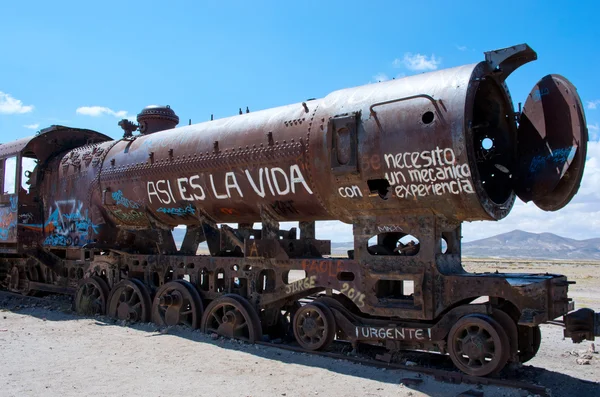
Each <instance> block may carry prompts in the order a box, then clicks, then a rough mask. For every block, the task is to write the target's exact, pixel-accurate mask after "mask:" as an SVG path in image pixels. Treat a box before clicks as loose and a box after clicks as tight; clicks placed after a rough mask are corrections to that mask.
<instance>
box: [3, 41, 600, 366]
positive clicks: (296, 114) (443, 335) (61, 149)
mask: <svg viewBox="0 0 600 397" xmlns="http://www.w3.org/2000/svg"><path fill="white" fill-rule="evenodd" d="M536 58H537V55H536V53H535V52H534V51H533V50H532V49H531V48H529V46H527V45H525V44H523V45H518V46H514V47H510V48H505V49H501V50H496V51H490V52H487V53H485V60H484V61H482V62H480V63H477V64H474V65H466V66H460V67H455V68H451V69H446V70H439V71H435V72H431V73H424V74H420V75H415V76H410V77H405V78H402V79H397V80H394V81H386V82H382V83H377V84H369V85H366V86H362V87H356V88H349V89H343V90H339V91H335V92H333V93H331V94H329V95H327V96H326V97H324V98H322V99H313V100H307V101H305V102H302V103H298V104H293V105H289V106H284V107H279V108H274V109H268V110H263V111H258V112H252V113H246V114H240V115H239V116H235V117H230V118H225V119H219V120H213V121H209V122H205V123H200V124H194V125H189V126H184V127H179V128H176V125H177V124H178V122H179V118H178V117H177V115H176V114H175V113H174V112H173V110H172V109H170V108H169V107H162V106H153V107H148V108H145V109H144V110H143V111H142V112H141V113H140V114H139V115H138V122H139V124H134V123H132V122H129V121H127V120H123V121H121V122H120V123H119V124H120V125H121V127H122V128H123V129H124V130H125V134H124V137H123V138H122V139H119V140H113V139H111V138H110V137H108V136H106V135H103V134H101V133H98V132H95V131H91V130H83V129H76V128H69V127H64V126H52V127H49V128H46V129H44V130H41V131H40V132H39V133H38V134H36V135H35V136H33V137H29V138H24V139H21V140H18V141H15V142H12V143H7V144H3V145H0V166H1V167H2V169H1V172H0V178H2V180H1V181H0V182H1V183H0V185H1V186H2V192H1V193H2V194H1V195H0V283H1V284H2V286H3V287H4V288H6V289H9V290H11V291H16V292H20V293H25V294H27V293H35V292H38V291H46V292H58V293H71V294H73V295H74V301H75V306H76V308H77V310H78V311H80V312H83V313H107V314H108V315H110V316H112V317H115V318H119V319H124V320H128V321H149V320H150V319H152V320H153V321H155V322H156V323H158V324H161V325H175V324H186V325H188V326H190V327H193V328H197V327H200V328H202V330H203V331H205V332H214V333H217V334H220V335H225V336H229V337H235V338H240V339H245V340H248V341H251V342H252V341H255V340H260V339H262V338H263V337H265V336H266V335H268V337H270V338H272V339H274V338H284V339H285V338H287V337H290V338H293V339H295V340H296V342H297V343H298V344H299V345H300V346H302V347H303V348H305V349H308V350H316V349H325V348H327V346H328V345H329V344H330V343H331V342H332V341H333V340H334V339H336V338H337V339H338V340H345V341H348V342H350V343H351V344H352V346H353V347H354V348H360V346H361V345H363V344H371V345H373V344H375V345H380V346H385V347H386V348H387V349H388V350H389V351H390V352H394V351H399V350H405V349H422V350H431V351H437V352H442V353H448V354H449V355H450V357H451V358H452V360H453V362H454V363H455V365H456V366H457V367H458V368H459V369H460V370H462V371H464V372H466V373H468V374H472V375H488V374H491V373H495V372H498V371H500V370H501V369H502V368H503V367H504V366H505V365H506V363H507V362H511V361H512V362H525V361H527V360H529V359H531V358H532V357H533V356H534V355H535V354H536V352H537V350H538V348H539V345H540V340H541V336H540V329H539V325H540V324H542V323H545V322H547V321H550V320H553V319H556V318H557V317H560V316H564V325H565V335H566V336H570V337H572V338H573V340H574V341H576V342H580V341H582V340H584V339H588V340H593V339H594V337H595V336H598V335H599V334H600V330H599V328H598V324H599V323H600V317H599V314H596V313H594V312H593V311H591V310H589V309H580V310H578V311H573V309H574V305H573V302H572V301H571V299H569V298H568V296H567V290H568V284H569V283H570V282H569V281H567V279H566V277H564V276H561V275H553V274H505V273H468V272H466V271H465V270H464V269H463V267H462V265H461V245H460V241H461V223H462V222H463V221H475V220H499V219H502V218H504V217H505V216H506V215H507V214H508V213H509V212H510V210H511V208H512V206H513V203H514V201H515V199H516V197H519V198H520V199H522V200H523V201H526V202H527V201H533V202H534V203H535V204H536V205H537V206H538V207H539V208H541V209H543V210H545V211H556V210H558V209H560V208H562V207H564V206H565V205H566V204H567V203H568V202H569V201H570V200H571V198H572V197H573V196H574V194H575V193H576V192H577V190H578V188H579V185H580V182H581V177H582V174H583V170H584V165H585V159H586V146H587V140H588V133H587V129H586V123H585V116H584V112H583V107H582V105H581V101H580V99H579V97H578V94H577V92H576V89H575V87H574V86H573V85H572V84H571V83H570V82H569V81H568V80H566V79H565V78H564V77H562V76H559V75H548V76H546V77H544V78H542V79H541V80H540V81H539V82H538V83H537V84H536V85H535V87H534V88H533V90H532V91H531V93H530V94H529V96H528V98H527V100H526V102H525V106H524V108H523V110H522V111H519V112H515V111H514V110H513V103H512V99H511V97H510V94H509V92H508V89H507V86H506V84H505V80H506V78H507V77H508V75H510V74H511V73H512V72H513V71H514V70H516V69H517V68H518V67H520V66H521V65H523V64H525V63H527V62H529V61H532V60H535V59H536ZM240 113H241V112H240ZM136 130H139V133H138V134H134V132H135V131H136ZM319 220H341V221H343V222H346V223H350V224H352V225H353V232H354V249H353V250H350V251H349V252H348V256H347V257H346V258H336V257H331V256H330V254H331V244H330V242H329V241H326V240H318V239H316V234H315V222H316V221H319ZM283 221H297V222H299V228H298V229H299V233H298V229H297V228H292V229H290V230H281V229H280V227H279V226H280V222H283ZM255 222H260V223H261V225H262V227H261V228H260V229H255V228H254V227H253V224H254V223H255ZM228 224H236V225H237V227H232V226H229V225H228ZM178 225H186V226H187V231H186V233H185V237H184V239H183V242H182V244H181V246H180V247H178V246H177V245H176V244H175V241H174V238H173V233H172V230H173V228H174V227H175V226H178ZM411 236H416V238H418V240H417V239H413V240H412V241H409V240H410V238H411ZM373 240H376V241H375V242H373V243H370V241H373ZM203 242H206V244H207V246H208V250H209V251H210V254H209V255H199V254H197V251H198V247H199V244H201V243H203ZM482 297H488V299H487V300H485V299H480V298H482ZM300 300H302V302H303V304H301V303H300Z"/></svg>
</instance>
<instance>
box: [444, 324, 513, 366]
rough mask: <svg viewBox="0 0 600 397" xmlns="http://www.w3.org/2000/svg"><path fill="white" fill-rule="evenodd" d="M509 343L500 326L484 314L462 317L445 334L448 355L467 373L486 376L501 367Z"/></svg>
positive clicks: (504, 360)
mask: <svg viewBox="0 0 600 397" xmlns="http://www.w3.org/2000/svg"><path fill="white" fill-rule="evenodd" d="M509 351H510V342H509V340H508V336H507V335H506V333H505V332H504V330H502V328H501V327H500V325H499V324H498V323H497V322H496V321H495V320H493V319H492V318H491V317H489V316H486V315H467V316H464V317H462V318H461V319H460V320H458V322H457V323H456V324H454V326H453V327H452V329H451V330H450V333H449V334H448V353H449V354H450V358H451V359H452V362H454V365H456V366H457V367H458V369H460V370H461V371H463V372H464V373H466V374H469V375H474V376H486V375H489V374H493V373H496V372H498V371H500V370H501V369H502V368H504V365H505V364H506V362H507V361H508V356H509Z"/></svg>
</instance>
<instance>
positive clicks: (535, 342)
mask: <svg viewBox="0 0 600 397" xmlns="http://www.w3.org/2000/svg"><path fill="white" fill-rule="evenodd" d="M518 329H519V362H521V363H526V362H527V361H529V360H531V359H532V358H534V357H535V355H536V354H537V352H538V350H539V349H540V344H541V343H542V331H540V327H539V326H537V325H536V326H535V327H525V326H523V325H519V326H518Z"/></svg>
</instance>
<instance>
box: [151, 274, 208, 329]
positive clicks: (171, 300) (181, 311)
mask: <svg viewBox="0 0 600 397" xmlns="http://www.w3.org/2000/svg"><path fill="white" fill-rule="evenodd" d="M188 284H189V283H188ZM190 287H191V288H189V287H188V286H187V284H186V282H185V281H182V280H177V281H170V282H168V283H166V284H163V286H162V287H160V288H159V289H158V291H156V296H155V297H154V301H153V303H152V321H154V322H155V323H156V324H158V325H169V326H171V325H178V324H181V325H186V326H188V327H190V328H192V329H195V328H198V325H199V323H200V318H201V317H202V301H201V300H200V295H199V294H198V291H196V290H195V289H193V288H194V286H193V285H190ZM192 289H193V290H192ZM194 292H195V293H194Z"/></svg>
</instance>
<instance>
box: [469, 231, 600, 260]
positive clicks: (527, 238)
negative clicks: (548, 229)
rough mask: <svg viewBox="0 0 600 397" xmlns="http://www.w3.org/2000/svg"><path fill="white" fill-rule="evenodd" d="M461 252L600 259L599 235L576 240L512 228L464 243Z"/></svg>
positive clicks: (475, 254) (481, 256) (490, 255)
mask: <svg viewBox="0 0 600 397" xmlns="http://www.w3.org/2000/svg"><path fill="white" fill-rule="evenodd" d="M462 254H463V256H468V257H474V258H489V257H501V258H535V259H573V260H600V238H593V239H588V240H574V239H570V238H566V237H561V236H557V235H556V234H552V233H539V234H537V233H528V232H524V231H522V230H513V231H512V232H508V233H503V234H499V235H497V236H493V237H488V238H484V239H481V240H476V241H471V242H468V243H463V244H462Z"/></svg>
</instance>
